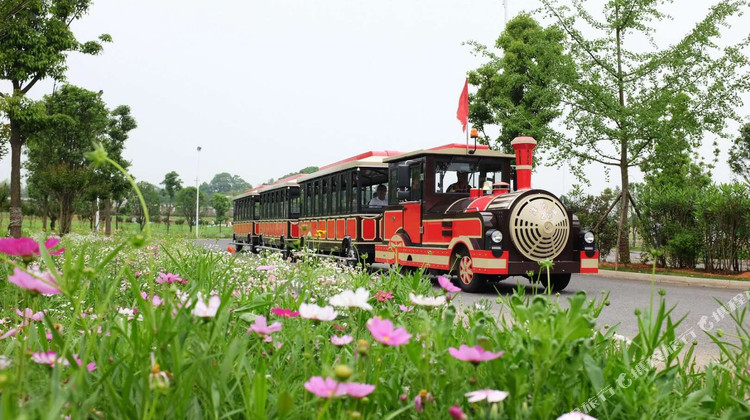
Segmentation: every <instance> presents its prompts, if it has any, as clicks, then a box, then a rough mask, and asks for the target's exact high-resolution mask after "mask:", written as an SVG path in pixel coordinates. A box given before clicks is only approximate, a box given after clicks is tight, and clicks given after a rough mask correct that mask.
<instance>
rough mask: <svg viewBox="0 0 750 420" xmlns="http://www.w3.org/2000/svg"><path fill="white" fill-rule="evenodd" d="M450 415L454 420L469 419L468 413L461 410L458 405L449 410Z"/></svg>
mask: <svg viewBox="0 0 750 420" xmlns="http://www.w3.org/2000/svg"><path fill="white" fill-rule="evenodd" d="M448 414H449V415H450V416H451V418H452V419H455V420H466V419H467V418H468V417H467V416H466V413H464V412H463V411H462V410H461V407H459V406H457V405H454V406H452V407H451V408H449V409H448Z"/></svg>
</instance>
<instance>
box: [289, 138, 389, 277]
mask: <svg viewBox="0 0 750 420" xmlns="http://www.w3.org/2000/svg"><path fill="white" fill-rule="evenodd" d="M398 154H400V152H394V151H369V152H365V153H362V154H359V155H357V156H352V157H350V158H348V159H344V160H341V161H338V162H335V163H332V164H330V165H326V166H323V167H321V168H320V169H319V170H318V171H317V172H315V173H313V174H310V175H307V176H305V177H303V178H300V179H299V184H300V189H301V196H302V209H301V217H300V221H299V223H300V231H301V233H302V236H303V237H304V243H305V246H306V247H307V248H308V249H315V250H316V251H317V252H318V253H320V254H322V255H332V256H336V257H339V258H342V259H345V260H347V261H348V262H351V263H354V262H357V261H359V260H360V259H365V260H369V261H370V262H371V261H372V260H373V259H374V257H375V245H376V244H380V243H382V241H383V238H384V237H383V234H382V232H383V207H384V206H385V205H387V204H388V202H387V185H388V164H386V163H383V159H385V158H388V157H392V156H396V155H398ZM379 190H380V191H379Z"/></svg>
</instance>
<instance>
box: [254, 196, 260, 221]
mask: <svg viewBox="0 0 750 420" xmlns="http://www.w3.org/2000/svg"><path fill="white" fill-rule="evenodd" d="M252 217H253V220H258V219H260V197H258V196H255V197H254V198H253V216H252Z"/></svg>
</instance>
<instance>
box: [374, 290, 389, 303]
mask: <svg viewBox="0 0 750 420" xmlns="http://www.w3.org/2000/svg"><path fill="white" fill-rule="evenodd" d="M375 299H377V300H378V302H385V301H387V300H389V299H393V292H385V291H383V290H379V291H378V292H377V293H375Z"/></svg>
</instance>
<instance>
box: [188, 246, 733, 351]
mask: <svg viewBox="0 0 750 420" xmlns="http://www.w3.org/2000/svg"><path fill="white" fill-rule="evenodd" d="M201 243H202V244H203V245H204V246H206V247H207V248H211V249H217V250H223V249H226V247H227V246H228V244H229V240H218V241H217V240H202V241H201ZM517 282H518V283H520V284H523V285H525V286H527V287H531V286H529V282H528V281H527V280H526V279H523V278H518V277H516V278H510V279H507V280H505V281H503V282H501V283H500V284H498V285H497V291H498V292H499V293H500V294H501V295H506V296H507V295H509V294H511V293H512V292H513V289H514V287H515V284H516V283H517ZM650 288H651V285H650V283H648V282H644V281H634V280H618V279H610V278H604V277H599V276H596V275H573V278H572V280H571V282H570V285H569V286H568V288H567V289H565V290H564V291H563V292H562V293H561V299H560V301H561V302H563V305H567V304H568V302H567V299H565V298H566V297H569V296H572V295H573V294H575V293H576V292H578V291H581V290H583V291H585V292H586V293H587V294H588V295H589V296H590V297H592V298H593V297H598V298H601V296H602V295H601V292H602V291H606V292H609V299H610V301H611V304H610V305H609V306H607V307H605V308H604V310H603V311H602V313H601V316H600V317H599V320H598V324H599V326H600V327H603V326H604V325H610V326H615V325H617V332H618V333H619V334H622V335H624V336H626V337H628V338H632V337H633V336H635V335H636V333H637V332H638V325H637V320H636V317H635V315H634V312H635V310H636V309H641V310H642V311H643V310H645V309H646V308H648V305H649V293H650ZM658 289H664V290H665V291H666V295H665V298H666V302H667V305H668V307H671V306H673V305H676V307H675V309H674V312H673V317H672V319H673V320H677V319H679V318H680V317H682V316H684V315H687V317H686V318H685V320H684V321H683V323H682V324H681V325H680V326H679V327H678V328H677V331H678V333H687V332H688V331H689V330H690V329H691V328H692V329H693V331H694V332H695V334H696V335H697V340H698V347H697V348H696V351H695V353H696V359H697V361H698V363H699V364H701V365H702V364H705V363H706V362H708V361H709V360H710V359H711V358H713V357H717V356H718V354H719V351H718V348H717V347H716V346H715V345H714V344H713V343H712V342H711V340H710V338H708V336H706V335H705V333H704V332H703V331H702V330H701V328H700V326H699V323H700V321H701V317H703V316H707V317H708V321H709V322H706V323H704V324H703V325H704V326H706V327H708V326H710V325H711V323H713V324H714V325H713V327H712V329H711V331H712V332H713V333H715V332H716V330H717V329H720V328H721V329H723V330H724V331H726V332H727V333H734V331H735V328H734V324H733V321H732V320H731V319H729V318H725V319H724V320H722V321H720V322H715V321H714V319H713V317H712V314H713V313H714V312H715V311H716V310H717V309H718V308H719V304H718V303H717V302H716V300H714V298H716V299H718V300H719V301H721V302H724V303H726V302H728V301H729V300H730V299H732V298H733V297H734V296H736V295H737V294H738V293H742V292H741V291H738V290H728V289H718V288H706V287H690V286H676V285H658V284H657V285H656V290H657V291H658ZM527 290H528V289H527ZM654 295H655V301H656V300H657V299H658V297H659V296H658V294H657V293H655V294H654ZM496 298H497V292H495V291H494V290H491V291H489V290H488V291H487V292H484V293H477V294H467V293H459V294H458V296H457V297H456V299H457V301H458V302H459V303H460V304H461V305H473V304H474V303H476V302H478V301H479V300H481V299H487V300H489V301H490V302H492V304H493V305H494V306H496V307H498V308H499V305H497V304H496V303H495V299H496ZM618 324H619V325H618Z"/></svg>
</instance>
